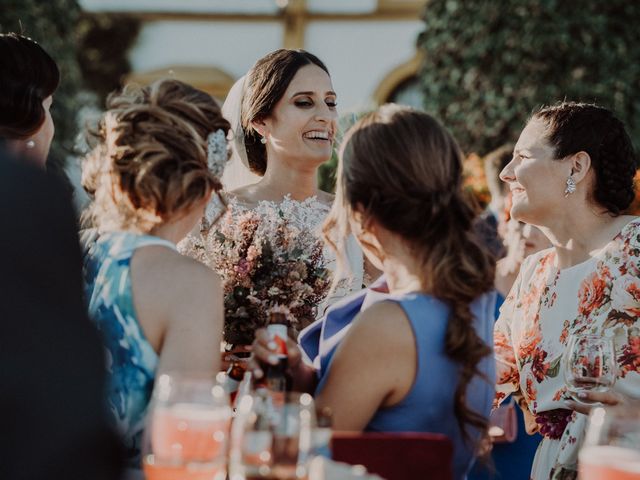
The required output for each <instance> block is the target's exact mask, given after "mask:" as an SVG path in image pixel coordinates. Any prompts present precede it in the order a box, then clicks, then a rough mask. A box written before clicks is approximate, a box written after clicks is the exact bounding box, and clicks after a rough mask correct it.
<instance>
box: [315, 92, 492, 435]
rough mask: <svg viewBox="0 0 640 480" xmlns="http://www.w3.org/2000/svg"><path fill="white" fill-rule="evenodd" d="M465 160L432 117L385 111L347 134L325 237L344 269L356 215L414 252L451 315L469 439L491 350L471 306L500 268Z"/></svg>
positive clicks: (462, 420) (449, 342)
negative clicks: (467, 191) (482, 234)
mask: <svg viewBox="0 0 640 480" xmlns="http://www.w3.org/2000/svg"><path fill="white" fill-rule="evenodd" d="M462 159H463V157H462V154H461V152H460V149H459V148H458V145H457V143H456V141H455V140H454V139H453V137H452V136H451V135H450V134H449V133H448V132H447V131H446V130H445V129H444V127H442V125H440V124H439V123H438V122H437V121H436V120H435V119H434V118H433V117H431V116H430V115H428V114H426V113H424V112H419V111H417V110H413V109H411V108H408V107H400V106H397V105H383V106H382V107H380V109H378V110H377V111H376V112H373V113H370V114H368V115H367V116H365V117H363V118H362V119H361V120H360V121H358V122H357V123H356V124H355V125H354V127H353V128H352V129H351V130H349V132H348V133H347V135H346V136H345V139H344V142H343V144H342V149H341V153H340V162H339V165H338V181H337V192H336V200H335V202H334V206H333V208H332V210H331V213H330V214H329V217H328V218H327V220H326V222H325V224H324V227H323V231H324V235H325V240H326V241H327V242H328V243H329V244H330V245H331V246H333V248H334V249H335V250H336V252H337V254H338V257H339V258H340V259H341V264H342V265H344V264H345V259H344V258H343V256H342V258H341V254H340V252H341V251H344V248H339V247H338V245H339V244H344V242H345V240H346V238H347V235H348V234H349V233H350V231H349V223H348V218H349V216H350V214H351V212H353V211H354V210H356V209H357V210H359V211H362V212H363V216H364V224H365V226H366V223H367V222H368V221H371V220H372V219H375V221H376V222H377V223H379V224H380V225H382V226H383V227H384V228H385V229H387V230H389V231H391V232H394V233H396V234H397V235H399V236H400V237H401V238H402V239H403V240H404V241H405V242H406V244H407V245H408V246H409V247H410V248H411V249H412V251H413V253H414V255H415V258H416V261H417V262H420V264H421V266H422V275H421V277H422V278H421V280H422V286H423V289H424V291H426V292H428V293H430V294H431V295H433V296H434V297H436V298H438V299H440V300H441V301H443V302H445V303H446V304H447V305H448V306H449V307H450V309H451V310H450V317H449V323H448V327H447V333H446V345H445V351H446V354H447V355H448V356H449V358H451V359H452V360H454V361H455V362H457V363H458V364H459V365H460V367H461V368H460V381H459V383H458V386H457V389H456V392H455V405H454V411H455V414H456V417H457V420H458V424H459V426H460V429H461V431H462V433H463V435H464V436H465V438H467V440H469V439H470V438H471V436H470V435H469V432H468V431H467V426H472V427H476V428H478V429H479V430H480V431H481V432H486V428H487V420H486V419H485V418H484V417H483V416H482V415H480V414H479V413H477V412H475V411H474V410H472V409H470V408H469V407H468V406H467V404H466V401H465V399H466V390H467V386H468V384H469V382H470V381H471V380H472V379H473V377H474V376H476V375H481V373H480V371H479V369H478V364H479V362H480V361H481V360H482V359H483V358H484V357H486V356H487V355H489V354H491V351H492V350H491V348H490V347H489V346H487V344H486V343H484V342H483V340H482V339H481V338H480V337H479V336H478V334H477V333H476V331H475V328H474V327H473V323H474V317H473V314H472V313H471V309H470V304H471V303H472V302H473V301H474V300H475V299H476V298H478V296H480V295H481V294H483V293H485V292H488V291H490V290H491V289H492V288H493V277H494V268H495V266H494V263H493V261H492V260H491V258H490V255H489V254H488V253H487V252H486V250H485V249H484V248H483V247H482V246H481V244H480V243H479V241H478V240H477V239H476V237H475V234H474V233H473V230H472V222H473V219H474V210H473V209H472V208H471V206H470V205H469V203H468V201H467V200H466V197H465V195H464V194H463V191H462ZM339 276H340V275H337V277H339Z"/></svg>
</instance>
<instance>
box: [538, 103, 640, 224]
mask: <svg viewBox="0 0 640 480" xmlns="http://www.w3.org/2000/svg"><path fill="white" fill-rule="evenodd" d="M533 118H539V119H541V120H543V121H544V122H545V123H547V126H548V133H547V138H548V140H549V142H550V143H551V145H552V146H553V147H554V149H555V158H556V159H562V158H565V157H567V156H569V155H573V154H575V153H578V152H586V153H587V154H588V155H589V157H591V166H592V167H593V171H594V172H595V186H594V189H593V192H592V198H593V200H594V201H595V202H596V203H598V204H600V205H602V206H603V207H604V208H606V209H607V210H608V211H609V212H610V213H611V214H612V215H619V214H620V213H622V211H624V210H625V209H627V208H628V207H629V205H631V202H632V201H633V199H634V198H635V192H634V188H633V177H634V176H635V173H636V169H637V161H636V155H635V152H634V150H633V144H632V143H631V139H630V138H629V135H628V134H627V132H626V130H625V128H624V124H623V123H622V122H621V121H620V120H618V119H617V118H616V117H615V115H614V114H613V112H611V111H610V110H607V109H606V108H603V107H599V106H597V105H592V104H586V103H575V102H561V103H558V104H557V105H553V106H550V107H543V108H542V109H540V111H538V112H537V113H535V114H534V115H533Z"/></svg>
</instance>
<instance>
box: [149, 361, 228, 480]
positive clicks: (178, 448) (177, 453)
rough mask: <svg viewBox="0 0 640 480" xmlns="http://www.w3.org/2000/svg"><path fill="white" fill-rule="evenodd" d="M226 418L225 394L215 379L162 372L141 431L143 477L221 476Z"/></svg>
mask: <svg viewBox="0 0 640 480" xmlns="http://www.w3.org/2000/svg"><path fill="white" fill-rule="evenodd" d="M230 422H231V408H230V406H229V397H228V395H226V393H225V392H224V389H223V388H222V386H220V385H218V384H217V382H216V381H215V380H214V379H212V378H208V377H207V376H201V375H185V374H177V373H174V374H164V375H161V376H160V378H159V379H158V380H157V382H156V386H155V389H154V394H153V403H152V407H151V409H150V412H149V415H148V422H147V429H146V430H145V435H144V444H143V466H144V471H145V475H146V478H147V480H224V479H225V477H226V453H227V440H228V437H229V428H230Z"/></svg>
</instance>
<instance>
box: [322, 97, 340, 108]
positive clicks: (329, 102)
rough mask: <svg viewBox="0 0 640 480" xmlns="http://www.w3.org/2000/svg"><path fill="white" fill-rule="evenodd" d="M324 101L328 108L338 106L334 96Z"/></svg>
mask: <svg viewBox="0 0 640 480" xmlns="http://www.w3.org/2000/svg"><path fill="white" fill-rule="evenodd" d="M324 103H326V104H327V107H329V108H336V107H337V106H338V102H337V101H336V99H335V98H327V99H326V100H325V101H324Z"/></svg>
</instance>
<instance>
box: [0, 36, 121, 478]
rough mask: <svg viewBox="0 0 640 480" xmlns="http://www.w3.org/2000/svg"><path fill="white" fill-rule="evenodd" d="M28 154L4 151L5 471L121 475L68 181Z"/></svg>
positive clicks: (0, 306)
mask: <svg viewBox="0 0 640 480" xmlns="http://www.w3.org/2000/svg"><path fill="white" fill-rule="evenodd" d="M0 43H1V42H0ZM2 60H4V57H3V59H2ZM2 60H0V61H2ZM26 163H28V162H26V161H25V160H24V159H19V160H17V161H13V160H10V159H9V158H8V157H7V156H6V155H5V154H4V153H1V152H0V212H1V214H2V218H3V220H4V221H3V229H2V234H1V235H0V246H1V248H2V253H3V257H4V258H3V262H2V276H1V277H0V325H1V329H2V333H1V334H0V365H2V368H0V385H1V386H2V387H1V388H0V409H2V412H4V415H3V420H2V435H0V451H1V452H2V454H0V478H2V479H3V480H18V479H20V480H45V479H46V480H69V479H76V478H78V479H80V478H91V479H95V480H116V479H117V478H119V474H120V471H121V468H122V464H123V461H122V460H123V452H122V448H121V446H120V444H119V442H118V439H117V436H116V434H115V432H114V431H113V430H111V429H110V428H109V422H108V418H107V414H106V413H107V412H106V406H105V384H106V382H105V380H106V378H105V370H104V353H103V352H104V351H103V349H102V347H101V344H100V340H99V336H98V333H97V332H96V329H95V327H94V326H93V325H92V324H91V322H90V321H89V318H88V317H87V311H86V307H85V303H84V301H83V292H82V274H81V255H80V247H79V243H78V234H77V227H76V221H75V217H74V212H73V209H72V207H71V204H70V203H69V202H68V196H67V194H66V190H65V188H64V187H63V186H62V185H61V184H59V183H58V182H57V181H55V180H54V179H53V178H50V177H49V176H48V175H45V174H44V173H43V172H41V171H39V170H37V169H35V168H32V167H30V166H27V165H26ZM43 239H46V241H44V242H43Z"/></svg>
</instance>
